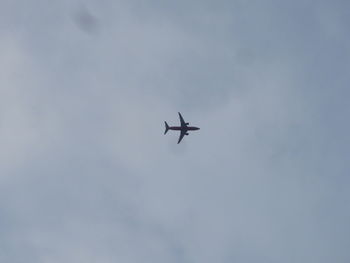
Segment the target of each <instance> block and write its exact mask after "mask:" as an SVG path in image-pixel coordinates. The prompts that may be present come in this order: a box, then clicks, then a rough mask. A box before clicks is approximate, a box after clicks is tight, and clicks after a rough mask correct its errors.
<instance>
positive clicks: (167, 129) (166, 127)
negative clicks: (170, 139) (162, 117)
mask: <svg viewBox="0 0 350 263" xmlns="http://www.w3.org/2000/svg"><path fill="white" fill-rule="evenodd" d="M168 131H169V125H168V124H167V123H166V121H165V132H164V134H166V133H167V132H168Z"/></svg>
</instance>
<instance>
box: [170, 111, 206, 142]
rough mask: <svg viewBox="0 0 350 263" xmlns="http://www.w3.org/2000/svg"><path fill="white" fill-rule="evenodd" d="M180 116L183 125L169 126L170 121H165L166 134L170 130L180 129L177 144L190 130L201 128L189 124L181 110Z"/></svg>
mask: <svg viewBox="0 0 350 263" xmlns="http://www.w3.org/2000/svg"><path fill="white" fill-rule="evenodd" d="M179 118H180V124H181V126H169V125H168V123H167V122H166V121H165V132H164V134H166V133H167V132H168V131H169V130H174V131H180V137H179V140H178V142H177V144H179V143H180V142H181V140H182V138H183V137H184V136H185V135H188V131H196V130H199V128H198V127H193V126H188V125H189V123H188V122H185V121H184V119H183V118H182V116H181V113H180V112H179Z"/></svg>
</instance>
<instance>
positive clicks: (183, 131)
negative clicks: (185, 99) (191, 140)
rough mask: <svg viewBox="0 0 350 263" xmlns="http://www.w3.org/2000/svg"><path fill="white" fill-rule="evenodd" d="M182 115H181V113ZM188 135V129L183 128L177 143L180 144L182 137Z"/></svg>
mask: <svg viewBox="0 0 350 263" xmlns="http://www.w3.org/2000/svg"><path fill="white" fill-rule="evenodd" d="M180 116H181V115H180ZM185 135H186V131H185V130H181V133H180V137H179V140H178V142H177V144H179V143H180V142H181V140H182V138H183V137H184V136H185Z"/></svg>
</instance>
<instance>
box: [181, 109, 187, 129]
mask: <svg viewBox="0 0 350 263" xmlns="http://www.w3.org/2000/svg"><path fill="white" fill-rule="evenodd" d="M179 117H180V123H181V127H187V125H186V122H185V121H184V118H182V116H181V113H180V112H179Z"/></svg>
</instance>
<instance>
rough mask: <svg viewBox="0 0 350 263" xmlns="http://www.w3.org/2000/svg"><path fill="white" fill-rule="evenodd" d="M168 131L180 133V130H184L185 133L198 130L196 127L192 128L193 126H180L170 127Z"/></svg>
mask: <svg viewBox="0 0 350 263" xmlns="http://www.w3.org/2000/svg"><path fill="white" fill-rule="evenodd" d="M169 130H173V131H181V130H185V131H196V130H199V128H198V127H193V126H186V127H181V126H170V127H169Z"/></svg>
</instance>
